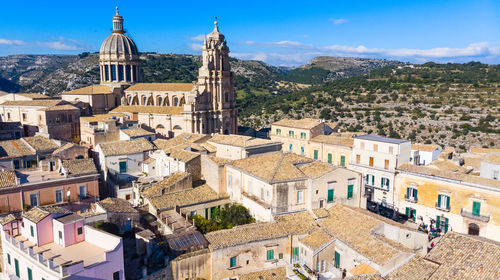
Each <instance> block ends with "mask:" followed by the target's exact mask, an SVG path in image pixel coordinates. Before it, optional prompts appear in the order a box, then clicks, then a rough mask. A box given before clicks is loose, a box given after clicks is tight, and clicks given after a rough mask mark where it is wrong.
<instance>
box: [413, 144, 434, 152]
mask: <svg viewBox="0 0 500 280" xmlns="http://www.w3.org/2000/svg"><path fill="white" fill-rule="evenodd" d="M437 148H439V146H438V145H435V144H413V145H411V149H412V150H419V151H424V152H434V151H435V150H436V149H437Z"/></svg>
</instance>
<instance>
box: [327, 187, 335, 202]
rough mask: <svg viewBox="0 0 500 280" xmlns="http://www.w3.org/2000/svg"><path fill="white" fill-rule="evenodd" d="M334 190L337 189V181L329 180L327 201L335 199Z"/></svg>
mask: <svg viewBox="0 0 500 280" xmlns="http://www.w3.org/2000/svg"><path fill="white" fill-rule="evenodd" d="M334 191H335V182H328V196H327V199H326V201H327V202H332V201H333V194H334Z"/></svg>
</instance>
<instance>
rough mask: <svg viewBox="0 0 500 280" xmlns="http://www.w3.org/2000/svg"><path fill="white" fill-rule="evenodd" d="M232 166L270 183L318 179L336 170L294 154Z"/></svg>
mask: <svg viewBox="0 0 500 280" xmlns="http://www.w3.org/2000/svg"><path fill="white" fill-rule="evenodd" d="M230 166H233V167H236V168H237V169H240V170H242V171H244V172H247V173H250V174H251V175H252V176H255V177H258V178H261V179H263V180H265V181H266V182H269V183H275V182H282V181H290V180H300V179H306V178H316V177H319V176H322V175H324V174H326V173H328V172H331V171H333V170H334V169H335V167H334V166H332V165H329V164H326V163H320V162H314V161H313V160H312V159H310V158H306V157H303V156H299V155H296V154H293V153H282V152H272V153H265V154H259V155H255V156H251V157H248V158H244V159H240V160H235V161H233V162H232V163H231V164H230Z"/></svg>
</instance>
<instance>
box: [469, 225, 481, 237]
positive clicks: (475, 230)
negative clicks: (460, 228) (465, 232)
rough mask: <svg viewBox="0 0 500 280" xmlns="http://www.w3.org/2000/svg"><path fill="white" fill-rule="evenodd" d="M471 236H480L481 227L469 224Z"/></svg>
mask: <svg viewBox="0 0 500 280" xmlns="http://www.w3.org/2000/svg"><path fill="white" fill-rule="evenodd" d="M469 234H470V235H479V226H478V225H476V224H472V223H471V224H469Z"/></svg>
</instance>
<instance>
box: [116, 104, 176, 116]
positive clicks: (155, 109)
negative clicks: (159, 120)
mask: <svg viewBox="0 0 500 280" xmlns="http://www.w3.org/2000/svg"><path fill="white" fill-rule="evenodd" d="M182 111H184V107H182V106H177V107H174V106H139V105H134V106H124V105H122V106H118V107H116V108H115V109H113V112H118V113H143V114H158V115H180V114H181V113H182Z"/></svg>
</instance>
